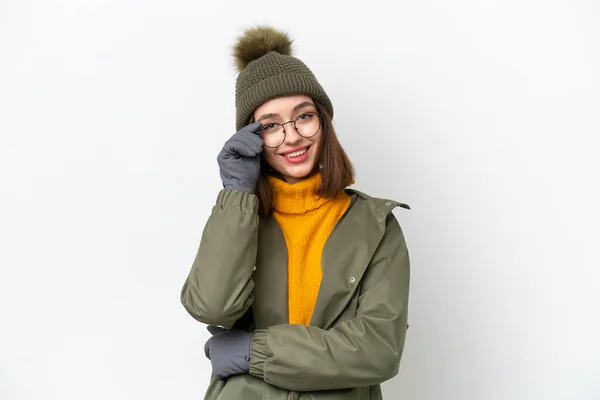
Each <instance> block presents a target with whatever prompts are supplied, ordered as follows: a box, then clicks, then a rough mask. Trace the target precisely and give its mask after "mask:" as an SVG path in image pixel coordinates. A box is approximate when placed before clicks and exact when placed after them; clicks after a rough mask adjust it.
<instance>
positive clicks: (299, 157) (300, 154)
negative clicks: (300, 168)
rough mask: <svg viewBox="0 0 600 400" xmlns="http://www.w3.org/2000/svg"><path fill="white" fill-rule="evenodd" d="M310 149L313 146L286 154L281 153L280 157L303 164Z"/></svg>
mask: <svg viewBox="0 0 600 400" xmlns="http://www.w3.org/2000/svg"><path fill="white" fill-rule="evenodd" d="M310 147H311V146H306V147H300V148H296V149H292V150H289V151H286V152H284V153H280V154H279V155H280V156H282V157H283V158H285V159H286V160H287V161H290V162H302V161H304V160H305V159H306V157H307V156H308V151H309V150H310Z"/></svg>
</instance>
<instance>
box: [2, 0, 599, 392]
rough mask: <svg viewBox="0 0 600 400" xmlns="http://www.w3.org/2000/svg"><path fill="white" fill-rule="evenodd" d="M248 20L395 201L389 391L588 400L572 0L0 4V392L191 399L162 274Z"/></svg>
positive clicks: (186, 337) (595, 181)
mask: <svg viewBox="0 0 600 400" xmlns="http://www.w3.org/2000/svg"><path fill="white" fill-rule="evenodd" d="M264 21H266V22H270V23H272V24H274V25H275V26H276V27H278V28H282V29H289V32H290V34H292V35H293V36H294V37H295V38H296V49H297V55H298V56H299V57H300V58H301V59H302V60H304V61H305V62H306V63H307V64H308V65H309V66H310V68H311V69H312V70H313V71H314V73H315V74H316V75H317V77H318V79H319V80H320V81H321V82H322V84H323V86H324V87H325V89H326V90H327V92H328V94H329V96H330V97H331V99H332V101H333V104H334V107H335V110H336V114H335V118H334V123H335V126H336V128H337V130H338V134H339V136H340V139H341V141H342V144H343V145H344V146H345V148H346V149H347V151H348V153H349V155H350V156H351V158H352V160H353V162H354V164H355V166H356V169H357V172H358V174H357V183H356V187H357V188H358V189H361V190H363V191H366V192H368V193H370V194H372V195H376V196H381V197H388V198H393V199H397V200H400V201H404V202H407V203H409V204H410V205H411V206H412V208H413V210H412V211H402V210H400V211H397V212H396V215H397V217H398V218H399V220H400V223H401V224H402V226H403V229H404V231H405V234H406V238H407V242H408V245H409V249H410V251H411V256H412V268H413V277H412V292H411V307H410V321H409V322H410V325H411V327H410V329H409V332H408V333H409V337H408V340H407V343H406V348H405V353H404V357H403V360H402V366H401V371H400V374H399V376H398V377H397V378H395V379H393V380H392V381H390V382H388V383H387V384H386V385H385V386H384V390H385V392H386V399H415V400H417V399H418V400H434V399H435V400H437V399H457V400H458V399H461V400H464V399H468V400H470V399H473V400H480V399H485V400H495V399H498V400H504V399H513V400H516V399H519V400H520V399H523V400H532V399H533V400H537V399H541V400H546V399H569V400H571V399H586V400H588V399H600V378H599V376H600V351H599V344H598V342H599V338H600V323H599V318H598V315H599V314H600V311H599V310H598V308H599V306H600V284H599V280H600V272H598V271H599V269H600V257H599V255H598V239H599V237H600V235H599V234H598V227H599V224H600V218H599V211H598V208H599V206H600V196H599V189H598V186H599V182H600V162H599V161H598V153H599V150H598V135H599V134H600V124H599V122H598V121H599V119H600V112H599V111H600V100H599V93H600V77H599V71H600V40H599V39H600V5H599V3H598V2H597V1H593V0H589V1H583V0H582V1H575V0H560V1H555V0H546V1H542V0H540V1H534V0H527V1H523V0H519V1H517V0H509V1H477V0H455V1H448V2H445V1H441V0H431V1H419V2H417V1H398V2H396V1H394V2H392V1H388V2H384V1H369V2H364V1H360V2H358V1H357V2H350V1H344V2H341V1H339V2H332V1H329V2H328V1H309V0H304V1H302V2H283V1H258V0H257V1H237V2H232V1H221V2H218V1H210V2H208V1H190V0H172V1H156V0H147V1H141V0H140V1H133V0H103V1H101V0H94V1H76V0H62V1H42V0H34V1H17V0H0V135H1V137H0V177H1V181H0V202H1V203H0V204H1V206H0V246H1V247H0V399H2V400H21V399H27V400H29V399H61V400H70V399H77V400H79V399H86V400H93V399H126V400H129V399H145V400H155V399H199V398H202V395H203V392H204V389H205V387H206V384H207V382H208V375H209V373H210V364H209V362H208V361H207V360H206V359H204V357H203V355H202V346H203V343H204V340H205V339H206V338H207V333H206V332H205V329H204V327H203V326H202V325H201V324H199V323H197V322H195V321H194V320H193V319H192V318H191V317H189V316H188V315H187V314H186V312H185V310H184V309H183V307H182V306H181V305H180V303H179V291H180V289H181V286H182V284H183V282H184V280H185V277H186V276H187V273H188V271H189V268H190V266H191V263H192V261H193V257H194V255H195V252H196V247H197V245H198V243H199V239H200V234H201V231H202V228H203V225H204V223H205V221H206V218H207V216H208V214H209V212H210V209H211V206H212V204H213V202H214V200H215V198H216V194H217V191H218V189H219V186H220V182H219V175H218V169H217V165H216V162H215V158H216V155H217V153H218V151H219V149H220V147H221V146H222V144H223V142H224V140H225V139H227V138H228V137H229V136H230V135H231V134H232V133H233V129H234V125H235V124H234V113H235V109H234V97H233V96H234V83H235V76H236V73H235V70H234V68H233V66H232V61H231V59H230V46H231V45H232V44H233V43H234V41H235V38H236V36H237V34H238V33H239V32H240V30H241V28H242V27H243V26H244V25H251V24H254V23H257V22H264Z"/></svg>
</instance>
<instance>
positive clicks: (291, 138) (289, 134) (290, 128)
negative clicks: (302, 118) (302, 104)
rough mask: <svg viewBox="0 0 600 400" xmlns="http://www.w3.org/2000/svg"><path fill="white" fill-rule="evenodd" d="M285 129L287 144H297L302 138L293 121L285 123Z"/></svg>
mask: <svg viewBox="0 0 600 400" xmlns="http://www.w3.org/2000/svg"><path fill="white" fill-rule="evenodd" d="M283 129H284V131H285V142H284V143H285V144H295V143H298V142H300V141H301V140H302V136H300V134H299V133H298V131H297V130H296V127H295V126H294V122H293V121H289V122H286V123H285V124H283Z"/></svg>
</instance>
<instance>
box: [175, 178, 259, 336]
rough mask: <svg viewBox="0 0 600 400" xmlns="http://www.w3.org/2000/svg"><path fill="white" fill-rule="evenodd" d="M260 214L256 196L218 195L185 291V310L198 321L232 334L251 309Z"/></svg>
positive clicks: (225, 192) (183, 300) (223, 193)
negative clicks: (216, 326)
mask: <svg viewBox="0 0 600 400" xmlns="http://www.w3.org/2000/svg"><path fill="white" fill-rule="evenodd" d="M257 210H258V198H257V197H256V196H255V195H253V194H249V193H244V192H238V191H234V190H227V189H224V190H222V191H221V192H219V195H218V197H217V203H216V205H215V206H214V207H213V209H212V213H211V215H210V217H209V218H208V221H207V223H206V226H205V228H204V232H203V233H202V239H201V241H200V247H199V248H198V253H197V254H196V258H195V260H194V263H193V265H192V268H191V271H190V273H189V275H188V277H187V279H186V281H185V284H184V285H183V289H182V291H181V302H182V304H183V306H184V307H185V309H186V310H187V311H188V312H189V313H190V315H191V316H192V317H194V318H195V319H196V320H198V321H200V322H203V323H205V324H214V325H220V326H222V327H224V328H227V329H230V328H232V327H233V325H234V323H235V321H237V320H238V319H239V318H241V317H242V316H243V315H244V314H245V313H246V311H247V310H248V308H249V307H250V305H251V304H252V302H253V300H254V296H253V294H252V291H253V289H254V282H253V281H252V279H251V278H252V272H253V270H254V264H255V262H256V248H257V240H258V213H257Z"/></svg>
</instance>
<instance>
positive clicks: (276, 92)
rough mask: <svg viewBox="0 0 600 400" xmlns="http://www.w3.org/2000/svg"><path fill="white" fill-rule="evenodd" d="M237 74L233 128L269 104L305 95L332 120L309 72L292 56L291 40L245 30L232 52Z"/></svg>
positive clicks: (280, 34)
mask: <svg viewBox="0 0 600 400" xmlns="http://www.w3.org/2000/svg"><path fill="white" fill-rule="evenodd" d="M233 56H234V60H235V63H236V66H237V69H238V71H239V75H238V77H237V81H236V85H235V107H236V127H237V129H238V130H239V129H241V128H242V127H244V126H245V125H247V124H248V123H249V122H250V117H251V116H252V114H253V113H254V111H255V110H256V109H257V108H258V107H260V106H261V105H262V104H264V103H266V102H267V101H269V100H272V99H275V98H277V97H283V96H293V95H299V94H302V95H306V96H310V97H312V98H313V99H314V100H315V101H317V102H319V103H321V105H322V106H323V107H325V109H327V112H328V113H329V116H330V117H331V118H333V106H332V105H331V101H330V100H329V97H327V93H325V90H323V88H322V87H321V85H320V84H319V82H317V78H315V76H314V74H313V73H312V72H311V70H310V69H308V67H307V66H306V65H305V64H304V63H303V62H302V61H300V60H299V59H297V58H296V57H293V56H292V40H291V39H290V38H289V37H288V35H287V34H285V33H283V32H280V31H277V30H275V29H273V28H271V27H268V26H261V27H256V28H250V29H246V30H245V31H244V33H243V34H242V36H240V38H239V39H238V42H237V44H236V45H235V46H234V48H233Z"/></svg>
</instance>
